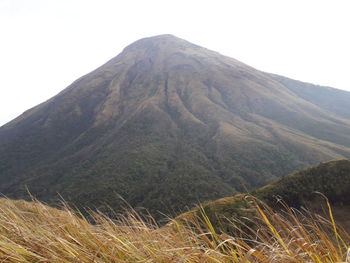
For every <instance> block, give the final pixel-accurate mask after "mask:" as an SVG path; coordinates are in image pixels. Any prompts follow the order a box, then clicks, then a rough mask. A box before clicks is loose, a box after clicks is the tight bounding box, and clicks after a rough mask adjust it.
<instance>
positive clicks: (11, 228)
mask: <svg viewBox="0 0 350 263" xmlns="http://www.w3.org/2000/svg"><path fill="white" fill-rule="evenodd" d="M253 206H254V208H255V209H256V214H257V218H254V219H253V220H252V222H254V223H252V224H251V225H249V226H246V227H244V229H245V231H244V232H243V230H241V228H239V227H237V235H235V236H231V235H229V234H225V233H216V232H215V231H216V230H215V229H214V227H213V226H212V225H211V222H210V221H209V220H208V218H207V217H206V215H205V214H204V213H203V214H202V216H201V217H198V218H194V219H192V220H191V222H189V223H188V224H184V223H179V222H178V221H175V220H174V221H172V222H171V223H170V224H169V225H167V226H165V227H158V226H157V225H156V223H154V222H153V221H152V220H151V219H150V220H143V219H141V218H140V217H139V216H138V215H137V214H136V213H135V212H133V211H131V212H129V213H127V214H126V215H124V216H119V217H118V220H112V219H110V218H108V217H106V216H104V215H102V214H98V213H93V214H92V217H93V218H94V220H95V224H90V223H88V222H87V220H85V219H84V218H82V217H81V216H77V215H75V214H74V212H73V211H72V210H70V209H68V208H64V209H63V210H58V209H54V208H50V207H47V206H45V205H43V204H41V203H39V202H31V203H29V202H24V201H12V200H8V199H2V200H0V262H9V263H29V262H31V263H32V262H50V263H51V262H52V263H56V262H57V263H66V262H70V263H71V262H77V263H78V262H84V263H85V262H101V263H102V262H162V263H167V262H169V263H170V262H175V263H177V262H178V263H180V262H183V263H185V262H186V263H194V262H213V263H214V262H215V263H219V262H246V263H250V262H320V263H321V262H322V263H324V262H346V261H347V260H349V259H347V257H349V255H348V250H347V249H348V247H349V245H350V242H349V240H350V238H349V235H348V234H347V233H346V232H345V231H343V230H341V229H340V228H339V227H338V226H337V225H336V224H335V222H334V221H333V217H332V213H331V210H329V211H330V220H326V219H324V218H322V217H319V216H317V215H312V214H311V213H304V214H302V213H301V212H298V211H294V210H292V209H290V208H289V207H287V206H286V212H283V213H275V212H274V211H272V209H270V208H269V207H267V206H265V205H264V204H263V203H261V202H259V201H256V200H253ZM236 220H238V219H232V224H236V225H237V226H238V225H239V224H237V223H236V222H237V221H236Z"/></svg>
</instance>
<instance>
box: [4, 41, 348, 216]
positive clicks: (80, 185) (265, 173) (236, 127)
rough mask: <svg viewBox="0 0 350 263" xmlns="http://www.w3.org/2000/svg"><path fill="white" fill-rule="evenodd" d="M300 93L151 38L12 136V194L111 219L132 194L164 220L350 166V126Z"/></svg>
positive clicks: (7, 160) (8, 148)
mask: <svg viewBox="0 0 350 263" xmlns="http://www.w3.org/2000/svg"><path fill="white" fill-rule="evenodd" d="M48 85H50V83H48ZM288 87H289V86H288ZM288 87H287V86H285V85H284V84H283V83H280V82H277V81H276V80H275V79H274V78H272V77H271V76H270V75H268V74H266V73H263V72H260V71H258V70H255V69H253V68H251V67H249V66H247V65H245V64H243V63H241V62H239V61H236V60H234V59H231V58H228V57H225V56H222V55H220V54H218V53H216V52H213V51H209V50H207V49H205V48H201V47H199V46H196V45H193V44H191V43H189V42H186V41H184V40H181V39H178V38H176V37H173V36H169V35H166V36H158V37H154V38H148V39H142V40H139V41H137V42H135V43H133V44H131V45H130V46H128V47H127V48H125V50H124V51H123V52H122V53H121V54H120V55H118V56H117V57H115V58H113V59H112V60H110V61H109V62H108V63H106V64H105V65H103V66H101V67H100V68H98V69H96V70H95V71H93V72H91V73H89V74H87V75H85V76H83V77H82V78H80V79H78V80H77V81H75V82H74V83H73V84H72V85H71V86H69V87H68V88H66V89H65V90H63V91H62V92H61V93H59V94H58V95H57V96H55V97H53V98H51V99H50V100H48V101H46V102H44V103H42V104H40V105H38V106H37V107H35V108H33V109H30V110H28V111H27V112H25V113H24V114H23V115H22V116H19V117H18V118H17V119H15V120H13V121H11V122H10V123H8V124H6V125H4V126H2V127H0V192H1V193H3V194H5V195H6V196H8V197H10V198H28V190H29V191H30V193H31V194H33V195H34V196H35V197H36V198H38V199H39V200H41V201H45V202H48V203H49V204H55V203H56V202H57V201H58V200H59V199H60V196H59V195H61V196H63V198H64V199H65V200H66V201H67V202H69V203H71V204H74V205H76V206H78V207H79V208H81V209H82V208H85V207H90V208H98V209H100V210H103V211H107V210H108V207H112V208H113V209H116V210H118V209H120V208H121V206H122V204H123V201H122V200H121V199H120V198H119V197H120V196H122V197H123V198H124V199H125V200H127V201H128V202H129V203H130V204H131V205H132V206H133V207H145V208H147V209H149V210H150V211H151V213H152V214H153V215H154V216H155V217H157V219H158V218H159V217H161V215H162V214H161V213H159V211H160V212H162V213H165V214H167V215H178V214H179V213H180V212H181V211H184V210H186V206H188V207H193V206H194V205H195V204H196V203H198V202H202V201H206V200H215V199H217V198H220V197H224V196H230V195H233V194H236V193H238V192H244V191H245V189H249V190H251V189H255V188H257V187H261V186H263V185H266V184H267V183H270V182H272V181H273V180H275V179H277V178H278V177H280V176H282V175H285V174H288V173H291V172H293V171H296V170H298V169H301V168H304V167H307V166H309V165H314V164H317V163H319V162H322V161H327V160H333V159H341V158H349V157H350V120H349V119H345V117H346V116H345V115H344V114H341V115H338V114H337V112H336V111H332V112H330V111H328V110H327V108H324V107H321V106H320V107H319V106H317V105H319V104H317V103H314V104H313V103H312V101H311V103H310V101H307V100H304V99H303V97H302V96H299V95H298V94H297V93H292V92H290V89H289V88H288ZM314 93H315V94H317V93H318V87H316V86H315V87H314ZM332 94H333V93H332V91H330V92H329V94H327V97H329V98H331V97H332ZM338 97H339V96H335V97H334V99H335V101H334V104H337V99H338ZM345 100H346V99H345ZM349 103H350V101H349V100H348V104H349ZM82 210H83V209H82Z"/></svg>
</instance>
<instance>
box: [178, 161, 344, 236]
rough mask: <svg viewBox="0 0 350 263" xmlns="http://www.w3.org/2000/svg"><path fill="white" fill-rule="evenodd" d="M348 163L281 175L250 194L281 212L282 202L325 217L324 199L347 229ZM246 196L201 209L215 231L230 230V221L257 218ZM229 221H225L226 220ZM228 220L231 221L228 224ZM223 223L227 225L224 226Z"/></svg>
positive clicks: (190, 213) (183, 215)
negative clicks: (279, 201) (214, 227)
mask: <svg viewBox="0 0 350 263" xmlns="http://www.w3.org/2000/svg"><path fill="white" fill-rule="evenodd" d="M349 191H350V160H348V159H347V160H345V159H344V160H338V161H329V162H325V163H321V164H319V165H317V166H315V167H308V168H306V169H303V170H301V171H298V172H296V173H293V174H290V175H287V176H284V177H282V178H280V179H279V180H277V181H276V182H274V183H272V184H269V185H266V186H264V187H262V188H259V189H256V190H254V191H252V192H251V193H249V195H252V196H254V197H256V198H258V199H259V200H260V201H264V202H265V203H266V204H267V205H268V206H270V207H272V208H274V209H283V208H285V207H284V206H283V205H282V206H281V205H280V204H279V203H278V202H277V201H278V200H283V202H284V203H285V204H287V205H288V206H290V207H293V208H297V209H300V208H301V207H307V209H308V211H309V212H317V213H319V214H322V215H323V216H327V215H328V208H327V206H326V201H325V199H324V197H321V195H320V193H321V194H323V195H324V196H325V197H327V198H328V200H329V202H330V203H331V204H332V210H333V216H334V217H335V218H336V219H337V222H338V223H339V224H340V225H342V226H343V227H345V228H347V230H350V221H349V216H350V209H349V208H350V197H349V194H348V193H349ZM247 200H249V197H248V198H247V195H246V194H237V195H234V196H231V197H225V198H221V199H218V200H215V201H212V202H207V203H206V204H205V205H203V207H202V209H204V211H206V215H207V216H208V217H209V219H210V221H211V222H212V223H213V225H215V226H216V227H218V228H223V229H225V227H226V228H227V229H225V230H227V231H230V230H232V229H228V228H232V223H231V222H232V218H233V217H234V218H242V219H243V218H250V220H251V219H252V218H253V217H254V216H256V215H255V211H252V210H250V209H249V208H250V207H251V202H250V201H247ZM200 213H201V212H200V210H199V209H198V208H196V209H194V210H192V211H189V212H187V213H185V214H182V215H180V216H179V217H178V219H182V220H183V219H189V218H191V217H192V216H193V215H200ZM226 219H228V221H226ZM230 220H231V221H230ZM225 222H226V223H225ZM223 229H222V230H223Z"/></svg>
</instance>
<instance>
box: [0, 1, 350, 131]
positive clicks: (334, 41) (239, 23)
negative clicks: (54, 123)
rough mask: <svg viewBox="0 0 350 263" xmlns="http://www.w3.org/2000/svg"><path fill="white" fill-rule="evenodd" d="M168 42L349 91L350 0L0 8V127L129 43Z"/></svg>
mask: <svg viewBox="0 0 350 263" xmlns="http://www.w3.org/2000/svg"><path fill="white" fill-rule="evenodd" d="M167 33H169V34H174V35H176V36H178V37H181V38H184V39H186V40H189V41H191V42H193V43H195V44H198V45H201V46H204V47H207V48H209V49H213V50H215V51H219V52H220V53H222V54H224V55H228V56H230V57H234V58H236V59H238V60H241V61H242V62H244V63H246V64H249V65H251V66H253V67H255V68H258V69H260V70H264V71H268V72H272V73H277V74H281V75H284V76H287V77H291V78H295V79H299V80H303V81H307V82H312V83H315V84H320V85H328V86H332V87H335V88H339V89H346V90H349V91H350V75H349V68H350V65H349V63H350V1H349V0H327V1H326V0H315V1H314V0H264V1H262V0H240V1H235V0H227V1H224V0H215V1H204V0H187V1H185V0H177V1H168V0H159V1H158V0H157V1H156V0H147V1H146V0H139V1H136V0H124V1H122V0H114V1H113V0H0V125H2V124H4V123H6V122H7V121H10V120H11V119H13V118H14V117H16V116H18V115H19V114H21V113H22V112H23V111H25V110H26V109H28V108H30V107H33V106H35V105H36V104H38V103H40V102H43V101H45V100H47V99H48V98H50V97H52V96H54V95H55V94H57V93H58V92H59V91H61V90H63V89H64V88H65V87H67V86H68V85H69V84H70V83H72V82H73V81H74V80H75V79H77V78H79V77H80V76H82V75H84V74H86V73H88V72H90V71H92V70H93V69H95V68H96V67H98V66H100V65H101V64H103V63H104V62H106V61H107V60H109V59H111V58H112V57H114V56H116V55H117V54H118V53H120V52H121V50H122V49H123V48H124V47H125V46H126V45H128V44H130V43H131V42H133V41H135V40H138V39H140V38H143V37H148V36H152V35H158V34H167Z"/></svg>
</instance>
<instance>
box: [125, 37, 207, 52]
mask: <svg viewBox="0 0 350 263" xmlns="http://www.w3.org/2000/svg"><path fill="white" fill-rule="evenodd" d="M186 48H201V47H199V46H197V45H195V44H192V43H190V42H188V41H186V40H184V39H181V38H179V37H176V36H174V35H171V34H163V35H157V36H153V37H146V38H142V39H139V40H137V41H135V42H133V43H132V44H130V45H129V46H127V47H126V48H125V49H124V51H134V50H140V49H146V50H148V51H157V52H159V51H170V50H174V49H175V50H181V49H186ZM203 49H204V48H203Z"/></svg>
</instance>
